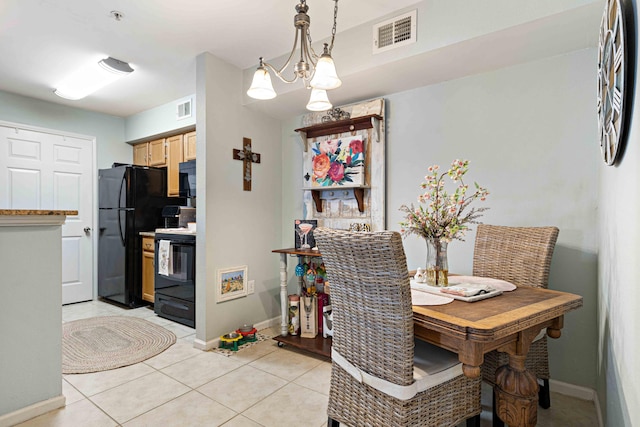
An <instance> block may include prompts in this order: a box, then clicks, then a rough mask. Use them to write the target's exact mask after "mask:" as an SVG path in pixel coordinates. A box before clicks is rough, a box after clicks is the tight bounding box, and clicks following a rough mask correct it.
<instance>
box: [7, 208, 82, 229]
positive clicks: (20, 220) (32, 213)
mask: <svg viewBox="0 0 640 427" xmlns="http://www.w3.org/2000/svg"><path fill="white" fill-rule="evenodd" d="M68 215H78V211H72V210H46V209H0V227H22V226H42V225H45V226H46V225H61V224H64V222H65V220H66V219H67V216H68Z"/></svg>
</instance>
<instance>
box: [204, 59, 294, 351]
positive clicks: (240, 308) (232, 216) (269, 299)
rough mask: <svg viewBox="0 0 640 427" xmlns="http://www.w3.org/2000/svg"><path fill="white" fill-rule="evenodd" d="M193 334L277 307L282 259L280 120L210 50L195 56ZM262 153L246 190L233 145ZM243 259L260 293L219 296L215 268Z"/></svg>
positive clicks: (265, 315) (218, 330) (231, 326)
mask: <svg viewBox="0 0 640 427" xmlns="http://www.w3.org/2000/svg"><path fill="white" fill-rule="evenodd" d="M196 67H197V71H196V74H197V89H196V97H197V102H198V105H197V122H196V123H197V124H196V126H197V130H198V134H197V135H198V136H197V138H198V140H197V160H196V162H197V169H198V174H197V185H198V188H202V189H203V191H198V211H197V222H198V235H197V237H196V239H197V240H196V245H197V246H196V252H197V258H196V267H197V271H196V281H197V283H196V300H197V301H198V302H197V307H196V310H197V311H196V326H197V330H196V337H197V339H198V340H199V341H202V342H208V341H211V340H213V339H215V338H217V337H219V336H220V335H222V334H224V333H227V332H230V331H233V330H236V329H237V328H238V327H240V326H241V325H243V324H245V323H246V324H253V323H257V322H260V321H264V320H266V319H270V318H274V317H277V316H278V315H279V314H280V302H279V265H278V258H277V256H276V255H274V254H272V253H271V250H273V249H276V248H278V247H279V244H280V235H281V232H282V230H281V229H280V227H279V226H278V224H279V223H280V218H281V214H282V187H281V185H280V177H281V174H282V150H281V146H280V142H281V139H280V121H278V120H274V119H273V118H270V117H268V116H266V115H264V114H261V113H257V112H254V111H251V110H250V109H248V108H246V107H243V106H242V105H241V97H242V70H240V69H238V68H235V67H233V66H231V65H229V64H227V63H225V62H223V61H221V60H220V59H218V58H216V57H214V56H213V55H211V54H209V53H204V54H201V55H200V56H198V57H197V66H196ZM243 137H247V138H251V140H252V148H253V150H254V151H255V152H257V153H260V154H261V163H260V164H254V165H253V181H252V191H243V189H242V182H243V181H242V178H243V163H242V162H241V161H237V160H233V156H232V150H233V149H234V148H241V147H242V138H243ZM243 265H246V266H247V267H248V278H249V279H250V280H255V294H253V295H249V296H247V297H243V298H239V299H235V300H231V301H226V302H222V303H218V302H217V298H216V292H215V288H216V283H217V274H218V270H219V269H222V268H230V267H237V266H243Z"/></svg>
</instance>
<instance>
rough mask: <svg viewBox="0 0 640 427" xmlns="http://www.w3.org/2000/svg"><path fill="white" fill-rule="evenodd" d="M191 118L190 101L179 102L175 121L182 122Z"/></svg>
mask: <svg viewBox="0 0 640 427" xmlns="http://www.w3.org/2000/svg"><path fill="white" fill-rule="evenodd" d="M188 117H191V99H188V100H186V101H183V102H180V103H179V104H178V105H177V113H176V119H177V120H182V119H186V118H188Z"/></svg>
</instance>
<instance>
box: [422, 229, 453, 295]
mask: <svg viewBox="0 0 640 427" xmlns="http://www.w3.org/2000/svg"><path fill="white" fill-rule="evenodd" d="M426 240H427V268H426V273H427V284H428V285H430V286H448V285H449V277H448V276H449V260H448V259H447V242H445V241H443V240H441V239H436V238H431V239H426Z"/></svg>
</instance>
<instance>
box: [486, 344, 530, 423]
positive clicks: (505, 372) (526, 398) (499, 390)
mask: <svg viewBox="0 0 640 427" xmlns="http://www.w3.org/2000/svg"><path fill="white" fill-rule="evenodd" d="M525 359H526V355H511V354H510V355H509V364H508V365H504V366H501V367H500V368H498V370H497V371H496V385H495V391H494V392H495V397H496V413H497V414H498V416H499V417H500V419H501V420H502V421H504V422H505V423H507V424H508V425H509V426H518V427H529V426H531V427H533V426H535V425H536V423H537V422H538V381H537V380H536V376H535V375H533V374H532V373H531V372H529V371H527V370H526V369H525V367H524V362H525Z"/></svg>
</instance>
